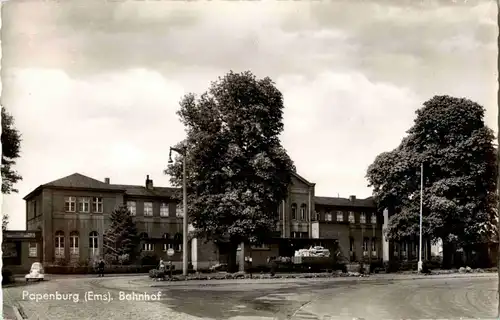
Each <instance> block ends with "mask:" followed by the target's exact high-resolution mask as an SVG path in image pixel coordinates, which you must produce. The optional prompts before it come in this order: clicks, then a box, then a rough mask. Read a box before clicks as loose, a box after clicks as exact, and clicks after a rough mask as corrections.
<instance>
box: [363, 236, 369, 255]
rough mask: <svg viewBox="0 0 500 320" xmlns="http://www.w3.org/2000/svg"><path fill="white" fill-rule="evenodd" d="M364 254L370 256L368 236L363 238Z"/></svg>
mask: <svg viewBox="0 0 500 320" xmlns="http://www.w3.org/2000/svg"><path fill="white" fill-rule="evenodd" d="M363 256H368V238H364V239H363Z"/></svg>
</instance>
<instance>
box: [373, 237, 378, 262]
mask: <svg viewBox="0 0 500 320" xmlns="http://www.w3.org/2000/svg"><path fill="white" fill-rule="evenodd" d="M376 256H377V238H372V257H376Z"/></svg>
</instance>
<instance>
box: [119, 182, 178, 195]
mask: <svg viewBox="0 0 500 320" xmlns="http://www.w3.org/2000/svg"><path fill="white" fill-rule="evenodd" d="M113 186H117V187H119V188H121V189H123V190H125V194H126V195H128V196H136V197H168V198H172V197H174V196H176V194H177V193H178V192H180V191H181V189H180V188H167V187H154V188H153V189H147V188H146V187H143V186H136V185H126V184H115V185H113Z"/></svg>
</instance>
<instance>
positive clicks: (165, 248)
mask: <svg viewBox="0 0 500 320" xmlns="http://www.w3.org/2000/svg"><path fill="white" fill-rule="evenodd" d="M163 239H165V240H169V239H170V235H169V234H168V233H164V234H163ZM168 249H172V244H171V243H164V244H163V251H167V250H168Z"/></svg>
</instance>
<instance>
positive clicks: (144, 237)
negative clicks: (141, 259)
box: [139, 232, 149, 240]
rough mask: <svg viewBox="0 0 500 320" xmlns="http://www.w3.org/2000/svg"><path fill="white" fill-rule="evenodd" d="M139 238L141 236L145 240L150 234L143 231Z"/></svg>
mask: <svg viewBox="0 0 500 320" xmlns="http://www.w3.org/2000/svg"><path fill="white" fill-rule="evenodd" d="M139 238H140V239H141V240H144V239H147V238H149V237H148V234H147V233H146V232H142V233H141V234H140V235H139Z"/></svg>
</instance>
